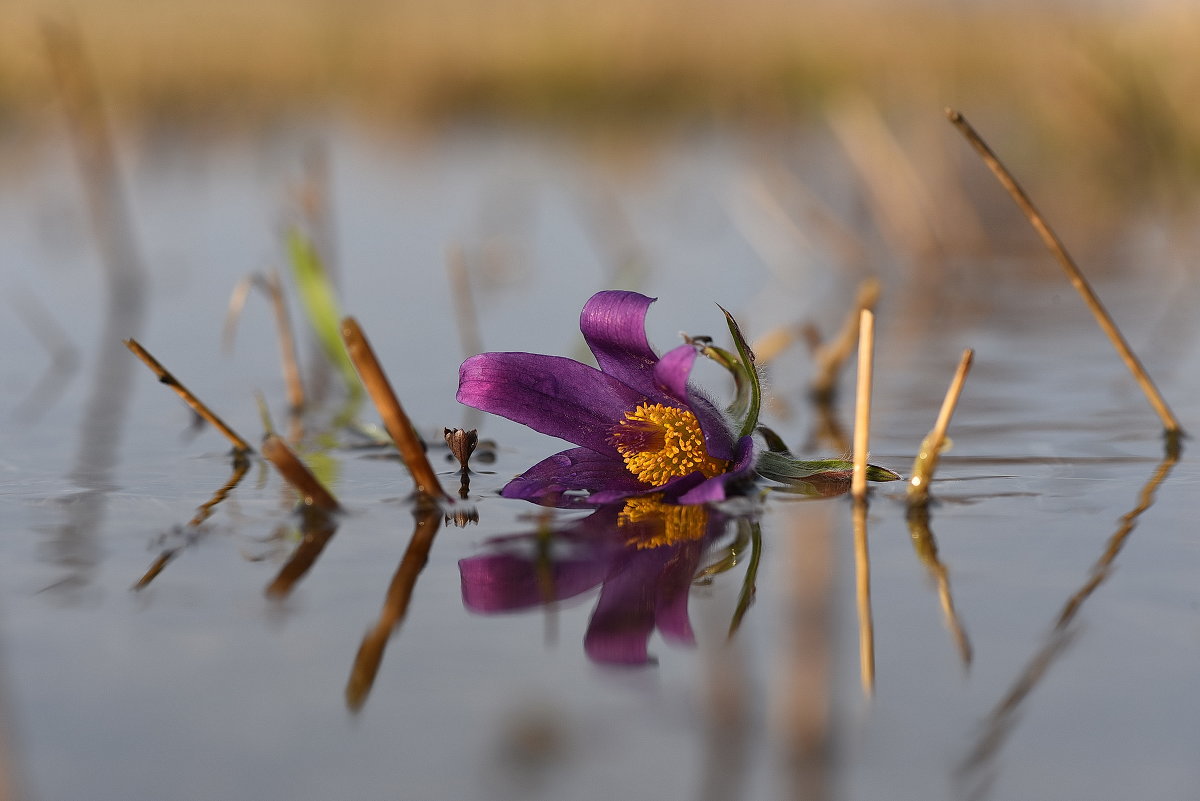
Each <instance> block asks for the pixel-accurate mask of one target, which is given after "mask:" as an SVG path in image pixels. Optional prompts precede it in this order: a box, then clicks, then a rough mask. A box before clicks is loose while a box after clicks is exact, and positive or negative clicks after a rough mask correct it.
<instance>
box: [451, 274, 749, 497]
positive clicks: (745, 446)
mask: <svg viewBox="0 0 1200 801" xmlns="http://www.w3.org/2000/svg"><path fill="white" fill-rule="evenodd" d="M653 302H654V298H648V297H646V296H644V295H639V294H637V293H635V292H620V291H606V292H599V293H597V294H595V295H593V296H592V297H591V299H589V300H588V302H587V303H586V304H585V305H584V307H583V312H582V313H581V314H580V316H579V328H580V330H581V331H582V332H583V338H584V339H585V340H586V341H587V344H588V347H589V348H591V351H592V354H593V355H594V356H595V357H596V362H597V364H599V365H600V367H599V369H596V368H595V367H590V366H588V365H586V364H581V363H580V362H577V361H574V360H572V359H566V358H563V357H560V356H542V355H537V354H533V353H484V354H480V355H479V356H474V357H472V358H470V359H467V360H466V361H465V362H463V364H462V367H461V368H459V387H458V400H459V402H461V403H464V404H466V405H468V406H473V407H475V408H477V409H480V410H482V411H485V412H491V413H492V414H498V415H501V416H502V417H507V418H508V419H510V420H513V421H515V422H518V423H521V424H523V425H526V426H529V427H530V428H532V429H534V430H535V431H540V432H542V433H543V434H549V435H550V436H554V437H559V438H560V439H565V440H567V441H568V442H571V443H573V444H575V445H576V446H578V447H575V448H570V449H568V450H565V451H562V452H561V453H556V454H554V455H553V456H551V457H549V458H548V459H545V460H543V461H541V462H539V463H538V464H536V465H534V466H533V467H531V468H529V469H528V470H526V471H525V472H524V473H522V474H521V475H519V476H517V477H516V478H515V479H513V480H512V481H510V482H509V483H508V485H506V486H505V487H504V489H503V490H502V491H501V494H502V495H504V496H505V497H507V498H521V499H524V500H527V501H533V502H535V503H540V504H543V505H552V506H553V505H571V504H573V503H574V502H575V501H577V500H579V499H581V498H582V499H583V500H585V502H586V503H589V504H603V503H609V502H612V501H615V500H619V499H622V498H627V497H630V496H638V495H648V494H651V493H657V494H661V496H662V497H663V498H664V499H665V500H667V501H669V502H675V503H681V504H697V503H706V502H709V501H720V500H724V498H725V497H726V491H727V487H728V486H729V485H730V484H731V483H733V482H736V481H739V480H742V479H744V478H747V477H749V476H751V475H752V474H753V457H754V447H753V442H752V439H751V437H749V436H746V437H742V438H741V439H738V440H736V441H735V440H734V436H733V434H732V433H731V431H730V427H729V424H728V423H727V421H726V420H725V418H724V417H723V416H722V415H721V413H720V412H719V411H717V409H716V407H714V406H713V404H712V403H711V402H710V401H709V400H708V399H706V398H704V397H703V396H701V395H699V394H698V393H697V392H696V391H695V390H694V389H692V387H691V386H689V384H688V376H689V375H690V374H691V371H692V365H693V364H694V363H695V361H696V355H697V351H696V348H695V346H693V345H690V344H686V345H681V346H679V347H677V348H675V349H674V350H671V351H668V352H667V353H666V354H665V355H663V356H662V357H661V358H660V357H659V356H658V355H657V354H655V352H654V350H653V349H652V348H651V347H650V344H649V343H648V342H647V341H646V329H645V320H646V310H647V309H648V308H649V306H650V304H651V303H653Z"/></svg>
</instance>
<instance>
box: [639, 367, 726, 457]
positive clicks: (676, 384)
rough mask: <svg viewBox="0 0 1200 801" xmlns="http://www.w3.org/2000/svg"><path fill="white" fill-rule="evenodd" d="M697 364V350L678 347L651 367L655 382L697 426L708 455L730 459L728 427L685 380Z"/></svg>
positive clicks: (721, 416)
mask: <svg viewBox="0 0 1200 801" xmlns="http://www.w3.org/2000/svg"><path fill="white" fill-rule="evenodd" d="M695 363H696V349H695V348H694V347H692V346H691V345H680V346H679V347H677V348H672V349H671V350H669V351H667V352H666V353H665V354H664V355H663V357H662V359H660V360H659V362H658V364H657V365H655V367H654V382H655V384H656V385H657V386H658V387H659V389H660V390H661V391H663V392H665V393H666V394H667V395H668V396H670V397H672V398H675V399H676V402H677V403H682V404H683V405H685V406H686V407H687V408H688V409H691V411H692V414H694V415H696V420H697V421H698V422H699V423H700V430H701V431H703V432H704V445H705V447H706V448H707V449H708V452H709V454H710V455H712V456H715V457H717V458H718V459H731V458H733V437H732V436H731V435H730V433H729V424H728V423H726V422H725V417H724V416H723V415H722V414H721V413H720V412H719V411H717V409H716V408H715V407H714V406H713V405H712V403H711V402H709V400H708V399H707V398H705V397H704V396H702V395H700V394H698V393H696V392H694V391H692V389H691V388H690V387H689V386H688V377H689V376H690V375H691V373H692V366H693V365H694V364H695Z"/></svg>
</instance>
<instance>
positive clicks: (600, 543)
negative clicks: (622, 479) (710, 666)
mask: <svg viewBox="0 0 1200 801" xmlns="http://www.w3.org/2000/svg"><path fill="white" fill-rule="evenodd" d="M725 523H726V519H725V518H724V517H723V516H722V515H721V514H720V513H718V512H716V511H714V510H712V509H709V508H708V507H705V506H698V505H691V506H671V505H667V504H663V503H662V502H661V501H660V500H659V499H657V498H653V497H645V498H642V497H639V498H630V499H628V500H626V502H625V503H624V504H619V503H618V504H610V505H608V506H603V507H601V508H600V509H598V510H596V511H595V512H593V513H592V514H590V515H588V516H587V517H585V518H584V519H582V520H578V521H575V522H573V523H572V524H570V525H568V526H567V527H565V528H563V529H561V530H558V531H554V532H552V533H550V534H549V535H547V534H546V533H538V534H526V535H517V536H513V537H500V538H497V539H495V540H493V541H492V544H493V546H494V547H495V548H496V549H497V550H496V552H494V553H489V554H484V555H482V556H474V557H470V558H468V559H463V560H462V561H460V562H459V563H458V566H459V572H460V574H461V576H462V597H463V604H464V605H465V606H466V607H467V608H468V609H470V610H471V611H473V612H478V613H482V614H494V613H500V612H513V611H519V610H523V609H530V608H534V607H537V606H539V605H543V604H551V603H555V602H558V601H562V600H566V599H568V598H572V597H575V596H577V595H580V594H582V593H584V592H587V591H588V590H590V589H592V588H593V587H596V586H598V585H599V586H600V588H601V589H600V598H599V600H598V601H597V602H596V608H595V610H594V611H593V612H592V617H591V620H590V621H589V622H588V627H587V633H586V634H585V635H584V650H585V651H586V652H587V655H588V657H589V658H591V659H592V660H593V661H596V662H601V663H605V664H620V665H641V664H646V663H647V662H649V661H650V657H649V654H648V650H647V644H648V642H649V640H650V636H651V635H652V634H653V633H654V631H655V629H657V630H658V631H659V632H660V633H661V634H662V636H663V637H664V638H665V639H667V640H671V641H673V642H676V643H680V644H684V645H690V644H692V643H693V642H695V636H694V634H693V632H692V626H691V622H690V621H689V619H688V610H687V604H688V591H689V590H690V589H691V586H692V581H693V579H694V577H695V575H696V572H697V570H698V568H699V565H700V560H701V558H703V556H704V554H705V552H706V551H707V550H708V548H709V546H710V545H712V544H713V542H714V541H715V540H716V539H717V538H719V537H720V536H721V534H722V533H723V532H724V530H725ZM547 546H548V547H550V548H552V549H553V551H554V552H553V553H550V552H548V551H547Z"/></svg>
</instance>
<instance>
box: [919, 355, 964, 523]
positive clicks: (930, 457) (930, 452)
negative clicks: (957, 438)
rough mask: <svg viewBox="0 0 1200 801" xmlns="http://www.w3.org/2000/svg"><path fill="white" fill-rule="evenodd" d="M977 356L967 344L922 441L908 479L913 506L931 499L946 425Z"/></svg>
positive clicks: (948, 423)
mask: <svg viewBox="0 0 1200 801" xmlns="http://www.w3.org/2000/svg"><path fill="white" fill-rule="evenodd" d="M974 359H975V351H974V350H972V349H971V348H967V349H966V350H964V351H963V354H962V359H960V360H959V362H958V369H957V370H955V372H954V378H953V380H951V382H950V388H949V389H948V390H946V397H945V398H943V399H942V408H941V410H940V411H939V412H938V416H937V421H936V422H935V423H934V425H933V430H931V431H930V432H929V434H927V435H926V437H925V439H924V440H923V441H922V442H921V450H920V452H919V453H918V454H917V458H916V460H915V461H914V462H913V469H912V478H910V479H909V481H908V503H909V505H910V506H914V505H920V504H925V503H928V502H929V483H930V482H931V481H932V480H933V471H934V470H936V469H937V464H938V458H939V457H940V456H941V453H942V447H943V446H944V445H945V442H946V429H947V428H949V427H950V418H951V417H952V416H953V415H954V409H955V407H957V406H958V398H959V396H960V395H961V394H962V388H963V383H964V382H965V381H966V380H967V373H968V372H970V370H971V364H972V362H973V361H974Z"/></svg>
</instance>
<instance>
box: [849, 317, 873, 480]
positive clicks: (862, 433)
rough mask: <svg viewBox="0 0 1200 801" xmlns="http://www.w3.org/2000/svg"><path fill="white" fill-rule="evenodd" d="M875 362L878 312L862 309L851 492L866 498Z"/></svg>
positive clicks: (859, 328)
mask: <svg viewBox="0 0 1200 801" xmlns="http://www.w3.org/2000/svg"><path fill="white" fill-rule="evenodd" d="M874 362H875V315H874V314H872V313H871V311H870V310H869V309H863V310H862V311H861V312H860V313H859V326H858V387H857V391H856V393H855V404H854V472H853V474H852V476H851V479H850V494H851V495H853V496H854V500H855V501H858V502H862V501H865V500H866V497H867V447H868V444H869V442H870V438H871V377H872V373H873V372H874Z"/></svg>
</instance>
